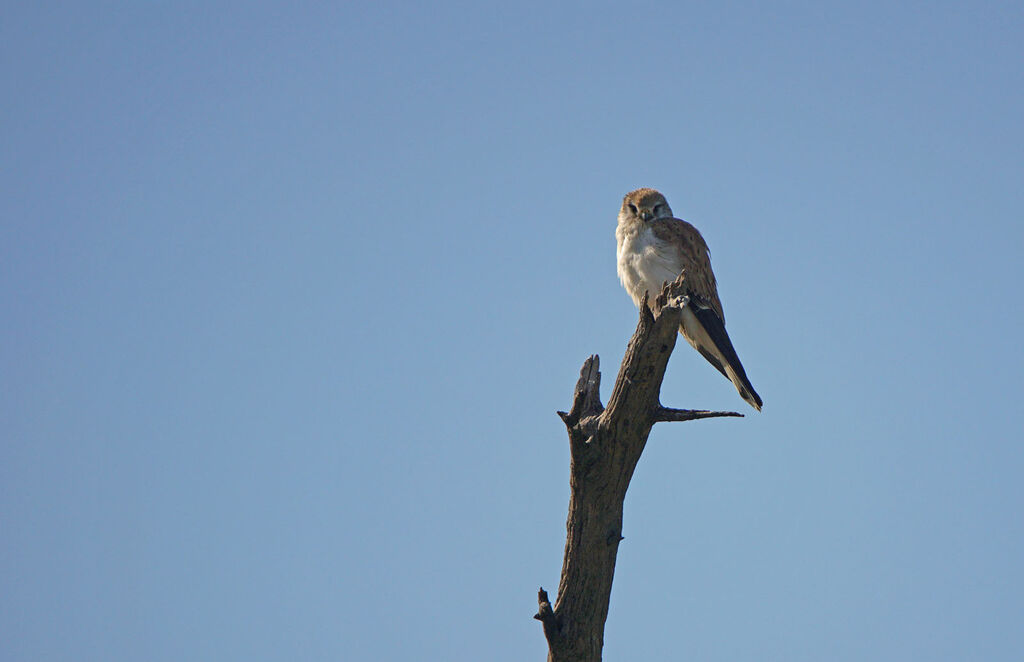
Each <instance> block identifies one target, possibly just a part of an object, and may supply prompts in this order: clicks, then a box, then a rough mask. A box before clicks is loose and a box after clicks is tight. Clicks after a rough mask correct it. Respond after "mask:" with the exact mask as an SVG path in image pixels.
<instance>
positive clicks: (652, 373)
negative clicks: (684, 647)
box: [534, 272, 742, 662]
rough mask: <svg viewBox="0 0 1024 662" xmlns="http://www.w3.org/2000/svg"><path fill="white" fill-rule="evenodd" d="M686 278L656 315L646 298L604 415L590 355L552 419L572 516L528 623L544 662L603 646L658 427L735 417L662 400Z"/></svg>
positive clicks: (591, 657)
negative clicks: (639, 472) (553, 585)
mask: <svg viewBox="0 0 1024 662" xmlns="http://www.w3.org/2000/svg"><path fill="white" fill-rule="evenodd" d="M684 280H685V272H684V273H683V274H681V275H680V276H679V278H678V279H676V281H675V282H674V283H668V284H666V285H665V288H664V289H663V290H662V292H661V294H660V295H659V296H658V298H657V299H656V301H655V303H654V306H653V311H652V310H651V309H650V308H648V306H647V305H646V304H647V298H646V297H645V298H644V302H643V305H641V306H640V321H639V323H638V324H637V328H636V332H635V333H634V334H633V338H632V339H631V340H630V341H629V346H628V348H627V349H626V356H625V357H624V358H623V360H622V366H621V368H620V369H619V375H618V378H617V379H616V380H615V386H614V388H613V389H612V395H611V398H609V400H608V407H607V408H605V407H603V406H602V405H601V395H600V387H601V373H600V371H599V366H600V362H599V359H598V357H597V355H593V356H591V357H590V358H588V359H587V360H586V361H584V363H583V368H582V369H581V370H580V378H579V381H578V382H577V383H576V390H575V392H574V393H573V400H572V407H571V409H570V410H569V411H568V412H561V411H560V412H558V415H559V416H561V418H562V420H563V421H564V422H565V427H566V429H567V430H568V432H569V450H570V458H571V459H570V473H569V487H570V497H569V516H568V519H567V521H566V532H567V534H566V539H565V556H564V559H563V562H562V575H561V579H560V581H559V582H558V600H557V601H556V602H555V604H554V605H552V604H551V603H550V601H549V600H548V594H547V592H546V591H545V590H544V589H543V588H541V589H540V591H539V592H538V596H537V602H538V605H539V609H538V611H537V614H536V615H535V616H534V618H536V619H538V620H540V621H541V622H542V623H543V625H544V636H545V638H546V639H547V642H548V662H597V661H599V660H600V659H601V649H602V648H603V646H604V624H605V620H606V618H607V616H608V602H609V599H610V597H611V590H612V578H613V576H614V574H615V557H616V554H617V553H618V549H619V542H620V541H621V540H623V538H622V505H623V501H624V500H625V498H626V489H627V488H628V487H629V481H630V479H631V478H632V477H633V470H634V469H635V468H636V465H637V462H638V461H639V460H640V455H641V453H643V450H644V446H645V445H646V443H647V437H648V435H650V433H651V428H652V427H653V426H654V424H655V423H657V422H661V421H690V420H695V419H700V418H712V417H717V416H741V415H742V414H738V413H736V412H720V411H706V410H695V409H669V408H667V407H663V406H662V405H661V402H660V392H661V382H662V379H663V378H664V376H665V366H666V365H667V364H668V359H669V356H670V355H671V354H672V349H673V348H674V347H675V343H676V338H677V336H678V329H679V323H680V321H681V319H682V309H683V307H684V306H685V305H686V304H687V299H686V296H685V287H684Z"/></svg>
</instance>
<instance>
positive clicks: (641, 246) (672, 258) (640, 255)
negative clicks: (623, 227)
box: [618, 227, 683, 306]
mask: <svg viewBox="0 0 1024 662" xmlns="http://www.w3.org/2000/svg"><path fill="white" fill-rule="evenodd" d="M618 253H619V254H618V272H619V280H621V281H622V285H623V287H625V288H626V291H627V292H629V296H631V297H632V298H633V301H635V302H636V305H638V306H639V305H640V302H641V301H642V300H643V296H644V292H645V291H646V292H650V295H649V297H650V298H652V299H653V297H655V296H657V295H658V293H659V292H661V288H662V286H663V285H664V284H665V282H666V281H673V280H675V278H676V276H678V275H679V272H680V271H682V269H683V265H682V262H681V261H680V259H679V252H678V251H677V250H676V248H675V247H674V246H672V245H670V244H668V243H666V242H663V241H661V240H659V239H658V238H657V237H655V236H654V233H653V232H652V231H651V229H650V228H648V227H645V228H641V229H638V230H637V231H636V232H626V233H624V235H623V236H622V237H621V238H620V241H619V246H618Z"/></svg>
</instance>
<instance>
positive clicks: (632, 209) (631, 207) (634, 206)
mask: <svg viewBox="0 0 1024 662" xmlns="http://www.w3.org/2000/svg"><path fill="white" fill-rule="evenodd" d="M629 211H631V212H633V213H634V214H635V213H636V205H634V204H633V203H632V202H631V203H629Z"/></svg>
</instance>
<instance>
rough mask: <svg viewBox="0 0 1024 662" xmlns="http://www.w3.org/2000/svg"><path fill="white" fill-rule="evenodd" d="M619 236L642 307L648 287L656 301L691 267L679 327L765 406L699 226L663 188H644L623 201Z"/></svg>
mask: <svg viewBox="0 0 1024 662" xmlns="http://www.w3.org/2000/svg"><path fill="white" fill-rule="evenodd" d="M615 238H616V240H617V242H618V271H619V279H620V280H621V281H622V285H623V287H625V288H626V291H627V292H629V296H631V297H632V298H633V301H635V302H636V305H637V306H639V305H640V302H641V301H642V300H643V297H644V292H648V302H649V304H653V302H654V298H655V297H657V296H658V294H659V293H660V292H661V288H662V286H663V285H664V284H665V283H666V282H671V281H673V280H675V279H676V277H677V276H679V274H680V273H681V272H682V270H683V269H685V270H686V281H685V283H686V294H687V295H688V297H689V303H687V305H686V307H685V308H684V309H683V322H682V324H681V325H680V326H679V332H680V333H682V334H683V337H684V338H686V340H687V342H689V343H690V344H691V345H693V347H694V348H695V349H696V350H697V351H698V352H700V353H701V354H702V355H703V356H704V358H706V359H707V360H708V362H709V363H710V364H711V365H713V366H715V367H716V368H718V371H719V372H721V373H722V374H723V375H725V376H726V377H727V378H728V379H729V381H731V382H732V383H733V385H734V386H735V387H736V390H737V391H739V393H740V396H742V398H743V399H744V400H746V401H747V402H748V403H750V406H752V407H753V408H754V409H757V410H758V411H761V404H762V403H761V398H760V396H758V395H757V392H756V391H754V387H753V386H751V384H750V380H749V379H747V373H746V372H744V371H743V365H742V364H741V363H740V358H739V357H738V356H737V355H736V350H735V349H733V346H732V341H730V340H729V334H728V333H726V332H725V315H724V314H723V313H722V302H721V301H719V300H718V287H717V286H716V284H715V274H714V273H712V272H711V258H710V257H709V255H708V246H707V244H706V243H704V238H703V237H701V236H700V233H699V232H697V228H695V227H693V226H692V225H690V224H689V223H687V222H686V221H683V220H680V219H678V218H673V216H672V209H671V208H670V207H669V206H668V202H667V201H666V200H665V196H663V195H662V194H661V193H659V192H658V191H655V190H654V189H652V188H642V189H637V190H636V191H633V192H632V193H628V194H627V195H626V197H625V198H624V199H623V200H622V209H620V210H619V225H618V227H617V228H616V229H615Z"/></svg>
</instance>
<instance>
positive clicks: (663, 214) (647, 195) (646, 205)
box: [619, 188, 672, 223]
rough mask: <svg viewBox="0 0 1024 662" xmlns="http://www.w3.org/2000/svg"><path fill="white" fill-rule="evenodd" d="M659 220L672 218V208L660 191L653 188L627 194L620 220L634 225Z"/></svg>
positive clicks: (623, 200) (640, 189) (620, 211)
mask: <svg viewBox="0 0 1024 662" xmlns="http://www.w3.org/2000/svg"><path fill="white" fill-rule="evenodd" d="M658 218H672V208H671V207H669V206H668V201H667V200H666V199H665V196H663V195H662V194H661V193H659V192H658V191H655V190H654V189H652V188H638V189H637V190H635V191H631V192H629V193H627V194H626V197H625V198H623V199H622V209H620V210H619V220H620V221H626V222H634V223H648V222H650V221H653V220H655V219H658Z"/></svg>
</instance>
